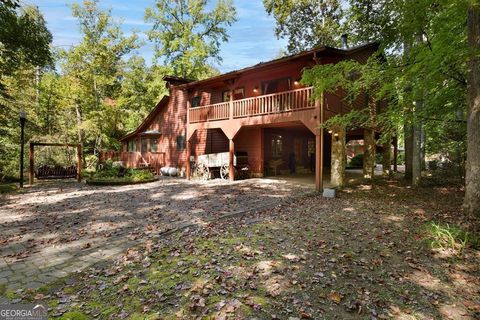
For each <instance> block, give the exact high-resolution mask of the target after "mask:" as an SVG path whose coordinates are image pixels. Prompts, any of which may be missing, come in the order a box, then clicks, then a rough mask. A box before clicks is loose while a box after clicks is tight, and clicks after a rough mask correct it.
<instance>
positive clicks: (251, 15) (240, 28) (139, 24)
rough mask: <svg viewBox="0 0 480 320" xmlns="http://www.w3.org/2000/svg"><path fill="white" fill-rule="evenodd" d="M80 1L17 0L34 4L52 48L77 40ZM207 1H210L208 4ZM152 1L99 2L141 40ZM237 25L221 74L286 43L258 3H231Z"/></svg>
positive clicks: (146, 50) (270, 55) (271, 54)
mask: <svg viewBox="0 0 480 320" xmlns="http://www.w3.org/2000/svg"><path fill="white" fill-rule="evenodd" d="M79 1H80V0H75V1H74V0H21V3H22V4H33V5H37V6H38V7H39V9H40V11H41V12H42V13H43V15H44V16H45V19H46V21H47V26H48V28H49V30H50V31H51V32H52V34H53V45H54V46H61V47H64V48H68V46H71V45H75V44H76V43H78V42H79V41H80V34H79V32H78V25H77V21H76V20H75V18H73V16H72V13H71V8H70V5H71V4H72V3H75V2H79ZM210 2H211V1H210ZM154 3H155V1H154V0H100V6H101V7H102V8H110V9H111V10H112V16H113V17H114V19H116V20H117V21H123V22H122V30H123V31H124V32H125V34H127V35H128V34H131V32H132V31H133V30H136V31H137V32H138V33H139V37H140V38H141V39H143V40H145V41H147V40H148V39H147V38H146V36H145V34H144V33H143V32H144V31H146V30H148V29H149V28H150V27H151V25H149V24H148V23H146V22H145V21H144V19H143V17H144V13H145V8H147V7H153V5H154ZM234 5H235V7H236V9H237V19H238V20H237V22H236V23H235V24H234V25H233V26H231V27H230V28H229V35H230V39H229V41H228V42H227V43H223V44H222V46H221V52H220V56H221V57H222V58H223V61H222V62H221V64H214V66H215V67H217V68H218V69H219V70H220V71H221V72H222V73H223V72H228V71H232V70H237V69H240V68H243V67H248V66H251V65H254V64H257V63H259V62H262V61H268V60H272V59H274V58H275V56H277V55H278V53H279V51H280V50H281V49H282V48H285V46H286V41H285V40H283V39H280V40H279V39H277V38H276V36H275V34H274V26H275V20H274V19H273V18H272V17H269V16H268V15H267V13H266V12H265V9H264V7H263V3H262V0H234ZM137 53H138V54H140V55H142V56H143V57H144V58H145V60H146V61H147V62H148V63H150V62H151V61H152V59H153V45H152V44H150V43H146V44H145V45H144V46H143V47H141V48H140V49H138V50H137Z"/></svg>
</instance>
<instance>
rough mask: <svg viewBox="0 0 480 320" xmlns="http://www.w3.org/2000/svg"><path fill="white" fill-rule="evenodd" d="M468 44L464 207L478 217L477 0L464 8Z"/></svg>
mask: <svg viewBox="0 0 480 320" xmlns="http://www.w3.org/2000/svg"><path fill="white" fill-rule="evenodd" d="M467 33H468V43H469V45H470V47H471V48H472V49H473V50H474V54H473V55H472V56H471V57H470V61H469V69H470V70H469V74H468V114H467V164H466V176H465V199H464V202H463V204H464V207H465V209H466V210H467V212H468V213H469V214H472V215H477V216H480V57H479V55H478V53H479V52H480V2H479V1H478V0H477V1H475V2H474V3H473V4H471V5H470V7H469V8H468V18H467Z"/></svg>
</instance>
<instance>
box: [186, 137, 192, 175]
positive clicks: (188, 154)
mask: <svg viewBox="0 0 480 320" xmlns="http://www.w3.org/2000/svg"><path fill="white" fill-rule="evenodd" d="M190 156H191V150H190V140H189V139H187V164H186V165H187V180H190V177H191V175H192V166H191V165H190Z"/></svg>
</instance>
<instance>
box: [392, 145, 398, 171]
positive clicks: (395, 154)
mask: <svg viewBox="0 0 480 320" xmlns="http://www.w3.org/2000/svg"><path fill="white" fill-rule="evenodd" d="M393 171H394V172H398V137H395V138H393Z"/></svg>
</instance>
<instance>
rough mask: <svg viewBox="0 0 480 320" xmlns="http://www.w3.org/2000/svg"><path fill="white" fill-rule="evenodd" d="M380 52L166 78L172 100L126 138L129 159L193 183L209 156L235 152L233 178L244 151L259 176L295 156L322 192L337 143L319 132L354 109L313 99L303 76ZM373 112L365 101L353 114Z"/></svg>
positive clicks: (344, 52) (368, 47) (327, 54)
mask: <svg viewBox="0 0 480 320" xmlns="http://www.w3.org/2000/svg"><path fill="white" fill-rule="evenodd" d="M377 49H378V44H377V43H375V42H373V43H368V44H365V45H362V46H358V47H354V48H349V49H348V48H347V49H336V48H331V47H320V48H316V49H314V50H310V51H306V52H302V53H299V54H296V55H293V56H288V57H284V58H280V59H276V60H272V61H269V62H264V63H259V64H257V65H255V66H252V67H248V68H244V69H241V70H238V71H233V72H229V73H226V74H222V75H219V76H215V77H212V78H209V79H204V80H198V81H191V80H186V79H181V78H178V77H165V78H164V80H165V81H166V82H167V86H168V88H169V92H170V93H169V96H168V97H164V98H163V99H162V100H161V101H160V102H159V103H158V104H157V106H156V107H155V108H154V110H153V111H152V112H151V114H150V115H149V116H148V117H147V118H146V119H145V120H144V121H143V123H142V124H141V125H140V126H139V127H138V128H137V130H135V131H134V132H132V133H130V134H128V135H127V136H125V137H123V138H122V139H121V140H122V142H123V150H122V152H121V159H122V160H123V161H124V162H125V163H126V164H127V165H128V166H130V167H137V166H142V165H144V164H150V165H153V166H156V167H159V166H173V167H177V168H178V169H180V170H181V171H182V172H184V173H185V175H186V176H187V177H190V174H191V162H190V161H187V160H188V159H190V160H193V161H192V162H193V163H194V162H195V160H196V159H197V157H198V156H199V155H202V154H210V153H218V152H229V153H230V175H229V176H230V179H233V178H234V174H233V172H234V168H233V155H234V152H236V151H243V152H247V154H248V161H249V163H250V167H251V172H252V174H253V175H254V176H258V177H262V176H264V175H266V174H268V173H269V171H273V170H274V169H275V171H276V169H278V170H281V169H286V168H287V166H288V164H289V162H290V161H291V158H292V157H294V158H295V164H296V166H297V167H298V168H305V169H306V170H307V171H308V170H312V171H313V172H315V180H316V188H317V190H321V189H322V172H323V167H324V165H325V166H327V167H328V166H329V163H330V152H331V151H330V150H331V148H330V146H331V137H330V135H329V133H328V132H326V131H324V130H321V129H319V125H320V124H321V123H322V121H325V120H327V119H329V118H330V117H332V116H334V115H336V114H339V113H344V112H346V111H347V110H348V109H349V107H347V106H346V105H345V104H344V103H343V102H342V96H341V94H331V93H325V94H324V95H323V98H322V99H319V100H312V99H311V95H312V88H311V87H304V86H302V85H301V84H300V82H299V80H300V78H301V75H302V71H303V70H304V69H305V68H310V67H312V66H314V65H316V64H327V63H337V62H339V61H341V60H344V59H356V60H358V61H360V62H364V61H366V59H367V58H368V57H369V56H370V55H372V53H374V52H375V51H376V50H377ZM365 105H366V101H365V99H364V98H359V99H357V101H356V102H355V105H354V106H353V107H358V108H363V107H365ZM351 135H356V136H358V135H359V132H356V133H351ZM312 174H313V173H312Z"/></svg>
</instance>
